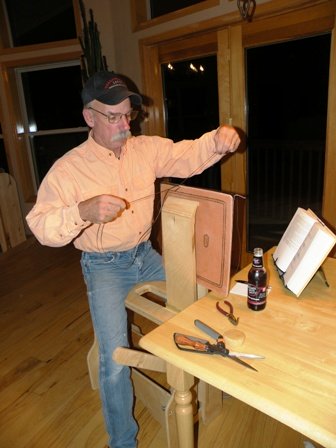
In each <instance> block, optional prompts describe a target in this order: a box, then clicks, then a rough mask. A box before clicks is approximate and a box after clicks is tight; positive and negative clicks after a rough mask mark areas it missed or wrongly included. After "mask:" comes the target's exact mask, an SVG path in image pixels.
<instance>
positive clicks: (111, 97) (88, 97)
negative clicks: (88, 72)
mask: <svg viewBox="0 0 336 448" xmlns="http://www.w3.org/2000/svg"><path fill="white" fill-rule="evenodd" d="M126 98H130V100H131V102H132V103H133V104H135V105H136V106H140V105H141V103H142V98H141V96H140V95H139V94H137V93H134V92H131V91H130V90H128V87H127V85H126V83H125V81H124V80H123V79H122V78H121V77H120V75H118V74H116V73H114V72H108V71H101V72H97V73H95V74H94V75H93V76H91V78H89V79H88V81H87V82H86V83H85V85H84V87H83V90H82V101H83V104H84V106H85V105H86V104H88V103H90V101H93V100H97V101H100V102H101V103H103V104H109V105H115V104H119V103H121V102H122V101H124V100H125V99H126Z"/></svg>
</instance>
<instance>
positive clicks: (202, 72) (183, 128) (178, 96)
mask: <svg viewBox="0 0 336 448" xmlns="http://www.w3.org/2000/svg"><path fill="white" fill-rule="evenodd" d="M162 74H163V88H164V96H165V108H166V134H167V137H169V138H171V139H172V140H174V141H179V140H183V139H195V138H198V137H200V136H201V135H202V134H204V133H205V132H207V131H211V130H213V129H216V128H217V127H218V125H219V112H218V88H217V58H216V56H208V57H204V58H200V59H193V60H188V61H181V62H175V63H171V64H165V65H163V66H162ZM190 174H191V173H190ZM173 181H174V182H180V181H181V180H178V179H173ZM185 184H186V185H194V186H199V187H204V188H212V189H216V190H220V189H221V180H220V164H219V163H217V164H215V165H214V166H213V167H211V168H208V169H207V170H206V171H205V172H203V173H202V174H199V175H196V176H193V177H192V178H190V179H188V180H187V181H186V182H185Z"/></svg>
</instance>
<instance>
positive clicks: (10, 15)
mask: <svg viewBox="0 0 336 448" xmlns="http://www.w3.org/2000/svg"><path fill="white" fill-rule="evenodd" d="M2 9H3V12H4V17H5V19H6V25H7V29H8V36H7V39H6V40H5V41H9V43H10V44H9V46H10V47H17V46H22V45H33V44H40V43H45V42H53V41H58V40H65V39H74V38H76V37H77V32H76V24H75V17H74V11H73V4H72V0H48V1H45V0H31V1H26V0H3V4H2ZM3 32H4V30H2V33H3Z"/></svg>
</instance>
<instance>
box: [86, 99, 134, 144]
mask: <svg viewBox="0 0 336 448" xmlns="http://www.w3.org/2000/svg"><path fill="white" fill-rule="evenodd" d="M131 110H132V107H131V102H130V99H129V98H126V99H125V100H124V101H122V102H121V103H119V104H117V105H115V106H109V105H107V104H103V103H100V102H99V101H93V102H92V103H91V104H90V108H87V109H84V110H83V115H84V118H85V121H86V123H87V125H88V126H89V127H90V128H92V136H93V138H94V140H95V141H96V142H97V143H98V144H99V145H101V146H104V147H105V148H107V149H110V150H112V151H113V150H115V149H119V148H120V147H121V146H122V145H123V144H124V143H125V142H126V140H127V138H128V136H129V135H130V133H129V130H130V120H129V119H128V118H127V116H126V114H128V113H129V112H131ZM104 114H105V115H106V116H105V115H104ZM113 114H123V115H122V117H121V118H120V120H119V121H118V122H116V123H111V122H109V120H108V118H107V116H109V115H110V116H112V115H113Z"/></svg>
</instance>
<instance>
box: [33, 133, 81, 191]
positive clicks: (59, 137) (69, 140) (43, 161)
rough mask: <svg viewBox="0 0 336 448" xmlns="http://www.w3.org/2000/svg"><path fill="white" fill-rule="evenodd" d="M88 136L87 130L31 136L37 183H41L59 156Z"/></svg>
mask: <svg viewBox="0 0 336 448" xmlns="http://www.w3.org/2000/svg"><path fill="white" fill-rule="evenodd" d="M87 136H88V133H87V132H76V133H68V134H55V135H40V136H35V137H31V143H32V145H31V146H32V148H33V159H34V164H35V171H36V175H37V183H38V184H40V183H41V181H42V179H43V177H44V176H45V175H46V174H47V172H48V170H49V169H50V168H51V166H52V165H53V164H54V162H55V161H56V160H57V159H58V158H59V157H61V156H63V155H64V154H65V153H66V152H67V151H69V150H70V149H72V148H74V147H75V146H78V145H80V144H81V143H82V142H84V140H86V139H87Z"/></svg>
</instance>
